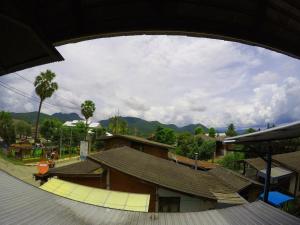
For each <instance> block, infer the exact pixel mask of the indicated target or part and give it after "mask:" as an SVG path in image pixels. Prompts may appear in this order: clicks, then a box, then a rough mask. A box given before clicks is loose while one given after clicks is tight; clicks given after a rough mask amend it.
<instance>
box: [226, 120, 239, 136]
mask: <svg viewBox="0 0 300 225" xmlns="http://www.w3.org/2000/svg"><path fill="white" fill-rule="evenodd" d="M225 134H226V136H228V137H233V136H236V135H237V132H236V131H235V126H234V124H233V123H231V124H229V125H228V128H227V131H226V132H225Z"/></svg>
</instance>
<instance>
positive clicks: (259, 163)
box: [244, 151, 300, 196]
mask: <svg viewBox="0 0 300 225" xmlns="http://www.w3.org/2000/svg"><path fill="white" fill-rule="evenodd" d="M244 163H245V164H244V165H245V167H246V166H247V168H245V174H246V176H249V177H250V176H251V177H254V178H256V179H257V180H261V181H263V180H264V177H265V174H266V171H265V167H266V162H265V161H264V160H263V159H261V158H252V159H245V160H244ZM299 173H300V151H296V152H290V153H284V154H277V155H273V158H272V168H271V186H272V188H273V189H278V190H280V191H283V192H286V193H290V194H293V195H294V196H300V183H299V180H300V177H299Z"/></svg>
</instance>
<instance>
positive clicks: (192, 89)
mask: <svg viewBox="0 0 300 225" xmlns="http://www.w3.org/2000/svg"><path fill="white" fill-rule="evenodd" d="M58 50H59V51H60V53H61V54H62V55H63V56H64V58H65V59H66V60H65V61H64V62H59V63H52V64H48V65H44V66H40V67H35V68H31V69H27V70H24V71H20V72H19V73H20V74H21V75H22V76H24V77H26V78H27V79H31V80H34V77H35V76H36V75H38V74H39V72H40V71H42V70H45V69H48V68H49V69H51V70H53V71H54V72H55V73H56V74H57V78H56V81H57V82H58V83H59V86H60V88H59V90H58V91H57V93H56V94H55V95H54V96H53V97H52V98H51V99H49V100H47V102H48V103H50V104H53V105H58V107H53V106H49V105H47V104H45V105H44V107H43V111H44V112H46V113H54V112H58V111H62V112H77V113H80V104H81V103H82V102H83V101H84V100H86V99H91V100H93V101H95V103H96V108H97V109H96V113H95V118H94V119H104V118H107V117H110V116H112V115H114V114H116V113H117V111H118V110H120V113H121V114H122V115H126V116H138V117H141V118H144V119H147V120H159V121H161V122H164V123H175V124H178V125H185V124H188V123H203V124H206V125H208V126H225V125H227V124H228V123H230V122H234V123H236V124H238V125H240V126H251V125H255V124H261V123H265V122H266V121H278V120H279V121H281V120H282V118H283V117H284V118H289V119H293V120H296V119H300V113H299V111H300V109H299V106H298V105H300V104H299V103H300V102H299V100H298V97H297V93H299V87H300V85H299V75H298V71H299V68H300V64H299V62H298V61H296V60H293V59H290V58H288V57H285V56H282V55H281V54H277V53H276V54H273V53H272V52H271V51H268V50H264V49H262V48H256V47H250V46H246V45H242V44H237V43H233V42H227V41H220V40H212V39H204V38H187V37H178V36H132V37H118V38H104V39H98V40H93V41H86V42H81V43H77V44H69V45H65V46H61V47H59V48H58ZM287 74H288V76H289V77H288V76H287ZM0 80H1V81H3V82H5V83H7V84H9V85H11V86H14V87H15V88H18V89H19V90H22V91H24V92H26V93H28V95H30V96H35V93H34V89H33V86H32V85H31V84H30V83H28V82H25V81H24V80H23V79H20V77H18V76H16V75H14V74H11V75H8V76H4V77H1V78H0ZM0 94H1V95H0V96H1V97H0V105H1V107H2V108H3V109H5V110H11V111H17V112H20V111H32V110H36V109H37V103H35V102H30V101H29V100H28V99H26V98H24V97H21V96H18V95H15V94H12V93H10V92H8V91H6V90H4V89H0Z"/></svg>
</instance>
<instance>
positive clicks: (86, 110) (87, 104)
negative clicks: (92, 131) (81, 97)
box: [81, 100, 96, 139]
mask: <svg viewBox="0 0 300 225" xmlns="http://www.w3.org/2000/svg"><path fill="white" fill-rule="evenodd" d="M95 110H96V106H95V103H94V102H93V101H91V100H86V101H84V103H82V104H81V114H82V115H83V116H84V118H85V128H86V135H85V139H87V133H88V119H89V118H90V117H92V116H93V114H94V112H95Z"/></svg>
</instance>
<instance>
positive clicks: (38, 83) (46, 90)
mask: <svg viewBox="0 0 300 225" xmlns="http://www.w3.org/2000/svg"><path fill="white" fill-rule="evenodd" d="M55 76H56V75H55V73H53V72H52V71H51V70H46V72H41V73H40V75H38V76H37V77H36V78H35V81H34V86H35V93H36V94H37V95H38V96H39V97H40V104H39V110H38V115H37V119H36V124H35V137H34V140H35V142H36V141H37V137H38V126H39V119H40V114H41V108H42V104H43V101H44V100H45V99H46V98H50V97H51V96H52V95H53V93H54V92H55V91H56V90H57V89H58V84H57V83H56V82H53V79H54V78H55Z"/></svg>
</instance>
